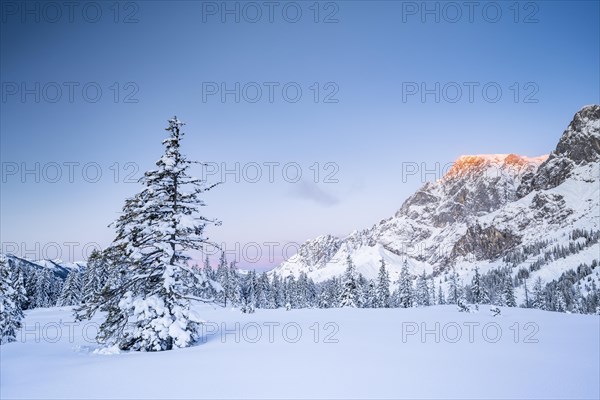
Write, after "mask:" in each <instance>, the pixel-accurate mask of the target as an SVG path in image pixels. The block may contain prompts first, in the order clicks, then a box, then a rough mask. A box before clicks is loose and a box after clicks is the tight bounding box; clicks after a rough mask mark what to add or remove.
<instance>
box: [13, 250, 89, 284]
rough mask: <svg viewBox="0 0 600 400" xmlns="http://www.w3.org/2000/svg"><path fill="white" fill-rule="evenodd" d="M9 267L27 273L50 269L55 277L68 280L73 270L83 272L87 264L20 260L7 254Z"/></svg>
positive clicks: (81, 262)
mask: <svg viewBox="0 0 600 400" xmlns="http://www.w3.org/2000/svg"><path fill="white" fill-rule="evenodd" d="M6 258H7V260H8V265H9V266H10V267H11V268H21V269H24V270H27V271H31V270H36V269H49V270H50V271H52V272H53V273H54V275H55V276H57V277H58V278H61V279H62V280H64V279H66V278H67V275H68V274H69V272H70V271H71V270H73V269H76V270H79V271H83V270H84V269H85V265H86V263H85V262H83V261H80V262H65V261H62V260H38V261H31V260H27V259H25V258H20V257H17V256H15V255H12V254H7V255H6Z"/></svg>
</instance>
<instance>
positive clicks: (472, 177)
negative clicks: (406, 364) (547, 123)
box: [273, 105, 600, 281]
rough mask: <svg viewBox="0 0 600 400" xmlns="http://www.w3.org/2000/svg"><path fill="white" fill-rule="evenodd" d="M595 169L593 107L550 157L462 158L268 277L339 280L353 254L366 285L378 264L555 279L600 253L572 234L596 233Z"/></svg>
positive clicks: (597, 146) (599, 154)
mask: <svg viewBox="0 0 600 400" xmlns="http://www.w3.org/2000/svg"><path fill="white" fill-rule="evenodd" d="M599 165H600V106H598V105H592V106H587V107H584V108H583V109H582V110H580V111H579V112H577V113H576V114H575V116H574V118H573V120H572V121H571V123H570V124H569V126H568V127H567V129H566V130H565V131H564V133H563V134H562V136H561V138H560V140H559V142H558V144H557V146H556V149H555V150H554V151H553V152H552V153H551V154H550V155H548V156H540V157H524V156H519V155H516V154H494V155H470V156H462V157H460V158H459V159H458V160H456V162H455V163H454V164H453V166H452V168H451V169H450V170H449V171H448V172H447V173H446V174H445V175H444V176H443V178H441V179H439V180H437V181H435V182H428V183H426V184H425V185H424V186H423V187H421V188H420V189H419V190H418V191H417V192H416V193H415V194H413V195H412V196H410V197H409V198H408V199H407V200H406V201H405V202H404V204H402V206H401V207H400V209H399V210H398V211H397V212H396V214H395V215H394V216H392V217H390V218H388V219H386V220H383V221H381V222H379V223H377V224H375V225H374V226H372V227H371V228H368V229H364V230H362V231H356V232H354V233H352V234H350V235H349V236H347V237H345V238H337V237H334V236H331V235H324V236H320V237H318V238H316V239H314V240H309V241H307V242H306V243H305V244H304V245H303V246H302V247H301V248H300V250H299V252H298V254H296V255H295V256H293V257H291V258H290V259H289V260H287V261H286V262H284V263H282V264H281V265H280V266H278V267H276V268H275V269H274V270H273V271H275V272H277V273H279V274H283V275H288V274H294V275H298V274H300V272H302V271H304V272H306V273H307V274H308V275H309V277H312V278H313V279H314V280H315V281H322V280H325V279H328V278H330V277H333V276H338V275H340V274H341V273H342V272H343V271H344V269H345V265H346V257H347V256H348V255H349V256H350V257H351V258H352V260H353V261H354V263H355V264H356V266H357V270H358V271H359V272H361V273H362V274H363V275H365V276H366V277H367V278H375V276H376V273H377V268H378V266H379V259H381V258H383V259H384V260H386V264H387V265H388V269H389V270H390V272H391V275H392V278H394V276H395V275H396V274H397V273H398V271H399V269H400V267H401V264H402V262H403V261H404V260H405V259H406V260H407V261H408V264H409V266H410V268H411V269H412V271H413V273H415V274H416V273H420V272H422V270H425V271H426V272H427V273H429V274H433V275H434V276H438V275H440V274H444V273H446V272H447V271H448V270H449V269H450V268H451V267H454V268H456V269H457V271H458V272H459V274H462V275H463V278H464V279H468V278H469V275H470V273H471V271H472V269H473V268H474V267H475V266H478V267H479V268H480V269H482V270H485V269H491V268H497V267H500V266H510V267H512V268H513V270H514V272H515V274H516V273H517V271H518V270H519V269H522V268H527V269H528V270H530V269H532V268H530V266H531V265H532V264H534V263H535V265H536V266H538V265H540V264H544V263H545V265H547V268H541V269H535V271H531V274H532V275H533V277H535V276H536V275H539V276H541V277H542V278H543V280H548V279H554V278H556V277H558V276H559V275H560V273H561V272H562V271H563V270H565V269H566V268H567V267H568V268H576V267H577V265H578V264H580V263H590V262H591V261H592V260H593V259H597V258H598V254H600V247H599V244H598V243H593V242H592V243H589V242H586V243H585V244H582V243H583V242H582V241H581V238H579V237H578V236H577V235H573V234H572V232H573V231H577V230H581V231H586V232H588V231H590V232H597V231H598V230H599V229H600V221H599V219H600V217H599V216H600V205H599V203H600V200H599V199H600V191H599V189H600V180H599V175H600V171H599ZM575 236H577V237H578V239H573V237H575ZM539 243H545V246H546V248H544V246H541V245H539ZM573 243H575V244H577V245H576V246H575V247H576V248H577V249H578V250H577V251H574V252H572V253H569V254H567V255H566V256H565V257H561V258H560V259H553V257H552V256H545V260H544V261H543V262H542V261H539V257H541V255H544V251H546V252H548V251H549V249H552V248H556V246H559V247H560V246H567V247H568V246H570V245H573ZM532 248H535V249H536V250H535V252H533V251H532V250H531V249H532ZM536 268H537V267H536Z"/></svg>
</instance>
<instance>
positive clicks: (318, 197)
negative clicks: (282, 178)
mask: <svg viewBox="0 0 600 400" xmlns="http://www.w3.org/2000/svg"><path fill="white" fill-rule="evenodd" d="M290 194H291V195H292V196H293V197H296V198H303V199H308V200H312V201H314V202H316V203H318V204H321V205H324V206H327V207H330V206H333V205H336V204H339V203H340V199H339V198H337V197H336V196H334V195H332V194H331V193H328V192H326V191H325V190H323V188H322V187H321V186H319V185H318V184H316V183H313V182H307V181H305V180H301V181H300V182H298V183H296V184H294V185H293V187H292V190H291V191H290Z"/></svg>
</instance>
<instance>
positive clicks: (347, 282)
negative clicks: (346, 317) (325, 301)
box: [340, 256, 358, 307]
mask: <svg viewBox="0 0 600 400" xmlns="http://www.w3.org/2000/svg"><path fill="white" fill-rule="evenodd" d="M340 307H358V284H357V281H356V268H355V267H354V263H353V262H352V259H351V258H350V256H348V258H347V259H346V271H345V272H344V278H343V282H342V293H341V294H340Z"/></svg>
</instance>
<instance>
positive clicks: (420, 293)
mask: <svg viewBox="0 0 600 400" xmlns="http://www.w3.org/2000/svg"><path fill="white" fill-rule="evenodd" d="M415 300H416V303H417V305H418V306H419V307H425V306H429V305H430V303H429V287H428V286H427V275H426V274H425V270H423V273H422V274H421V275H419V276H418V277H417V287H416V293H415Z"/></svg>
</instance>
